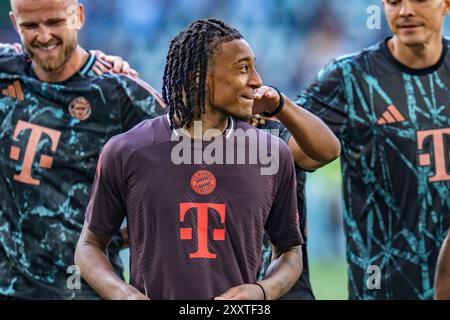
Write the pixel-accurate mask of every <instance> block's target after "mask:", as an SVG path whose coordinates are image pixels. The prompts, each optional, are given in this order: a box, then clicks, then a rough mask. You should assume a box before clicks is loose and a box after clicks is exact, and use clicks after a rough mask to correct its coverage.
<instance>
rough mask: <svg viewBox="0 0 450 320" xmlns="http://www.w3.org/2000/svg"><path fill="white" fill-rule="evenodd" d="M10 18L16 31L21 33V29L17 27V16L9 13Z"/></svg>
mask: <svg viewBox="0 0 450 320" xmlns="http://www.w3.org/2000/svg"><path fill="white" fill-rule="evenodd" d="M9 18H10V19H11V22H12V25H13V27H14V29H15V30H16V31H17V33H19V27H18V26H17V21H16V16H15V15H14V13H13V12H12V11H10V12H9Z"/></svg>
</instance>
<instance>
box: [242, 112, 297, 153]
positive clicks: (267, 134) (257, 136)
mask: <svg viewBox="0 0 450 320" xmlns="http://www.w3.org/2000/svg"><path fill="white" fill-rule="evenodd" d="M270 129H272V128H270ZM273 129H275V130H279V129H281V127H277V128H273ZM240 133H243V134H245V136H246V137H247V138H248V139H249V142H250V143H252V142H253V143H258V144H260V143H263V142H267V145H268V147H269V148H270V149H272V150H273V148H278V150H279V152H280V154H283V156H289V157H291V151H290V149H289V147H288V146H287V144H286V143H285V142H284V141H283V140H282V139H281V138H280V137H279V132H278V134H277V132H274V131H267V130H266V129H258V128H255V127H254V126H252V125H251V124H250V123H247V122H244V121H241V120H236V131H235V135H238V136H239V134H240Z"/></svg>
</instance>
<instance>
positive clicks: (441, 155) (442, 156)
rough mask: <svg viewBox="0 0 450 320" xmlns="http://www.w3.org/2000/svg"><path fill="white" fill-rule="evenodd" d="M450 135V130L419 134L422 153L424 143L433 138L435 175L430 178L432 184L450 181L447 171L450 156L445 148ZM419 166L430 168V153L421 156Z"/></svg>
mask: <svg viewBox="0 0 450 320" xmlns="http://www.w3.org/2000/svg"><path fill="white" fill-rule="evenodd" d="M448 135H450V128H446V129H435V130H425V131H418V132H417V146H418V149H419V151H422V149H423V144H424V141H425V140H426V139H427V138H431V140H432V142H433V153H434V170H435V174H434V175H433V176H431V177H430V178H429V181H430V182H439V181H448V180H450V174H448V173H447V169H446V162H447V160H449V159H450V154H449V152H448V151H447V150H446V146H445V136H448ZM419 165H421V166H430V165H431V155H430V154H429V153H422V154H419Z"/></svg>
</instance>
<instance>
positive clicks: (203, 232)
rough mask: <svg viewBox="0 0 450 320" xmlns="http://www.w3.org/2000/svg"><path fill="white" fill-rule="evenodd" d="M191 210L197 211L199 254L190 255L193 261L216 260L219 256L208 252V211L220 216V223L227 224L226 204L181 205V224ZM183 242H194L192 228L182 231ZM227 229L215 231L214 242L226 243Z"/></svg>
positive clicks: (182, 229)
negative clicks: (210, 210)
mask: <svg viewBox="0 0 450 320" xmlns="http://www.w3.org/2000/svg"><path fill="white" fill-rule="evenodd" d="M190 209H197V210H196V211H197V241H198V247H197V252H194V253H190V254H189V258H191V259H216V257H217V255H216V254H215V253H211V252H209V250H208V227H209V224H208V211H209V210H208V209H213V210H214V211H215V212H216V213H218V214H219V217H220V222H221V223H222V224H225V215H226V207H225V205H224V204H214V203H180V222H184V218H185V216H186V213H187V212H188V211H189V210H190ZM180 239H181V240H192V228H181V229H180ZM224 240H225V229H213V241H224Z"/></svg>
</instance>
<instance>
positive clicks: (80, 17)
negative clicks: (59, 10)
mask: <svg viewBox="0 0 450 320" xmlns="http://www.w3.org/2000/svg"><path fill="white" fill-rule="evenodd" d="M67 12H68V13H69V18H68V19H67V24H68V26H69V28H70V29H73V30H77V31H80V30H81V28H83V26H84V22H85V16H84V6H83V5H82V4H81V3H80V4H71V5H70V6H69V7H68V8H67Z"/></svg>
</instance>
